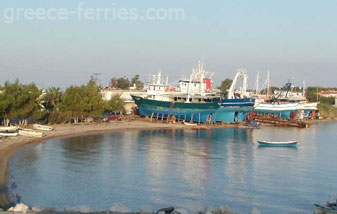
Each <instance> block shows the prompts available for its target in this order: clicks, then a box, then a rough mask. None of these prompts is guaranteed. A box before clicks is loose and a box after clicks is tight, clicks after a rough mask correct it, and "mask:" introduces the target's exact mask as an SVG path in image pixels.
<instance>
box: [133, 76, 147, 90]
mask: <svg viewBox="0 0 337 214" xmlns="http://www.w3.org/2000/svg"><path fill="white" fill-rule="evenodd" d="M131 84H132V85H136V88H137V89H142V88H144V83H143V82H142V81H140V76H139V75H138V74H136V75H135V76H134V77H133V78H132V80H131Z"/></svg>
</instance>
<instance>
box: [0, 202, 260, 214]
mask: <svg viewBox="0 0 337 214" xmlns="http://www.w3.org/2000/svg"><path fill="white" fill-rule="evenodd" d="M5 213H8V214H10V213H50V214H54V213H55V214H56V213H69V214H71V213H83V214H88V213H95V214H157V213H158V214H163V213H172V214H189V212H188V211H187V210H185V209H179V208H178V209H175V208H173V207H170V208H164V209H162V210H158V211H157V212H156V211H154V210H153V209H152V208H151V207H143V208H140V209H139V210H138V211H135V212H132V211H131V210H130V209H129V208H128V207H126V206H125V205H123V204H119V203H116V204H113V205H112V206H111V207H110V208H109V209H107V210H105V211H91V210H90V208H89V207H88V206H77V207H65V208H64V210H63V211H57V210H56V209H54V208H44V207H32V208H30V207H28V206H26V205H25V204H17V205H16V206H15V207H11V208H9V209H8V210H7V211H3V210H1V209H0V214H5ZM193 213H195V214H238V212H235V211H233V210H232V209H231V208H230V207H229V206H220V207H217V208H207V207H206V208H204V209H203V210H201V211H197V212H193ZM248 214H261V212H260V211H259V210H258V209H256V208H253V209H251V210H250V211H249V212H248Z"/></svg>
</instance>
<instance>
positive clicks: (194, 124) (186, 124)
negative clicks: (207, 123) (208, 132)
mask: <svg viewBox="0 0 337 214" xmlns="http://www.w3.org/2000/svg"><path fill="white" fill-rule="evenodd" d="M184 125H185V126H192V127H195V126H197V125H198V124H197V123H191V122H184Z"/></svg>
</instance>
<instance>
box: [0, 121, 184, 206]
mask: <svg viewBox="0 0 337 214" xmlns="http://www.w3.org/2000/svg"><path fill="white" fill-rule="evenodd" d="M53 127H54V129H55V130H53V131H50V132H45V133H46V136H45V137H43V138H32V137H25V136H18V137H13V138H3V139H0V207H1V208H3V209H8V208H10V207H12V206H13V205H14V203H13V202H12V201H11V199H10V198H9V196H8V193H7V184H8V174H9V166H8V164H9V161H10V160H11V158H12V156H13V155H14V154H15V153H16V152H18V151H19V150H21V149H23V148H24V147H25V146H27V145H30V144H34V143H42V142H45V141H47V140H50V139H55V138H64V137H72V136H80V135H86V134H98V133H105V132H111V131H116V130H136V129H138V130H140V129H182V128H188V127H186V126H184V125H182V124H167V123H159V122H158V123H157V122H154V123H150V122H147V121H130V122H128V121H123V122H111V123H99V124H81V125H70V124H67V125H55V126H53Z"/></svg>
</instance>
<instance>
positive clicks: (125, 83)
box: [117, 77, 131, 89]
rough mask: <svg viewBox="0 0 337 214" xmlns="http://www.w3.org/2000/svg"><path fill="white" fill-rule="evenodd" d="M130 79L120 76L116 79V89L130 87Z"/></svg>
mask: <svg viewBox="0 0 337 214" xmlns="http://www.w3.org/2000/svg"><path fill="white" fill-rule="evenodd" d="M130 85H131V84H130V81H129V79H128V78H126V77H121V78H118V79H117V88H118V89H128V88H129V87H130Z"/></svg>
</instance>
